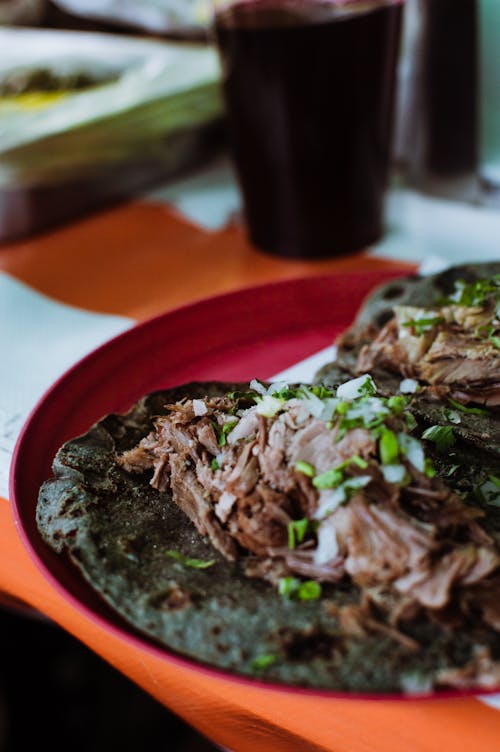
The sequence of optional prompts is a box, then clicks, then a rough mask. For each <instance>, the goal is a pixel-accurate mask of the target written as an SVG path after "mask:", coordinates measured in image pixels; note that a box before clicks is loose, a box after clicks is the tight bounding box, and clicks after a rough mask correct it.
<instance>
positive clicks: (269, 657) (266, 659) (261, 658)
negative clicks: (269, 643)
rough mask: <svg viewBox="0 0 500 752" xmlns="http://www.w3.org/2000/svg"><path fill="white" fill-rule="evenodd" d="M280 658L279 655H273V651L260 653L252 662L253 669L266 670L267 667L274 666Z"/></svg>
mask: <svg viewBox="0 0 500 752" xmlns="http://www.w3.org/2000/svg"><path fill="white" fill-rule="evenodd" d="M277 660H278V656H277V655H273V654H272V653H267V654H265V655H258V656H257V658H254V659H253V661H252V663H251V664H250V668H251V669H252V671H265V670H266V668H269V667H270V666H272V665H273V664H274V663H276V661H277Z"/></svg>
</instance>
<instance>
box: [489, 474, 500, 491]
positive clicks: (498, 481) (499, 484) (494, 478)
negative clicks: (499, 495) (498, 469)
mask: <svg viewBox="0 0 500 752" xmlns="http://www.w3.org/2000/svg"><path fill="white" fill-rule="evenodd" d="M488 477H489V480H490V481H491V482H492V483H493V485H494V486H496V487H497V488H500V478H498V477H497V476H496V475H489V476H488Z"/></svg>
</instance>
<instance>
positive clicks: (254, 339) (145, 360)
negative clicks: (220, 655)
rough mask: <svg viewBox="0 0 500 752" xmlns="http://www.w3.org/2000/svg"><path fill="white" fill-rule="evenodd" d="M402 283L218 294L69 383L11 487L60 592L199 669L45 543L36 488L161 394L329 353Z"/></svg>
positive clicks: (41, 418) (93, 361)
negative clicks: (142, 400) (62, 453)
mask: <svg viewBox="0 0 500 752" xmlns="http://www.w3.org/2000/svg"><path fill="white" fill-rule="evenodd" d="M397 276H400V274H397V273H395V272H392V273H388V272H370V273H365V274H342V275H336V276H330V277H316V278H311V279H300V280H293V281H289V282H281V283H277V284H270V285H265V286H261V287H256V288H250V289H245V290H241V291H239V292H234V293H230V294H227V295H221V296H219V297H216V298H212V299H209V300H205V301H201V302H199V303H195V304H194V305H190V306H186V307H183V308H180V309H178V310H175V311H172V312H169V313H166V314H163V315H161V316H158V317H156V318H154V319H151V320H149V321H146V322H145V323H142V324H139V325H138V326H135V327H134V328H132V329H130V330H128V331H126V332H125V333H123V334H121V335H119V336H118V337H116V338H114V339H112V340H111V341H110V342H108V343H107V344H105V345H103V346H101V347H100V348H98V349H97V350H95V351H94V352H93V353H91V354H90V355H88V356H87V357H85V358H84V359H83V360H81V361H80V362H79V363H77V364H76V365H75V366H74V367H73V368H72V369H71V370H69V371H68V372H67V373H66V374H65V375H63V376H62V377H61V378H60V379H59V381H57V382H56V383H55V384H54V386H53V387H52V388H51V389H50V390H49V391H48V392H47V393H46V394H45V396H44V397H43V398H42V400H41V401H40V403H39V404H38V405H37V407H36V408H35V409H34V410H33V412H32V414H31V415H30V417H29V419H28V421H27V422H26V424H25V426H24V428H23V431H22V433H21V436H20V438H19V440H18V443H17V446H16V450H15V453H14V458H13V464H12V470H11V478H10V498H11V500H12V504H13V507H14V514H15V517H16V523H17V526H18V529H19V531H20V534H21V536H22V538H23V541H24V544H25V546H26V548H27V549H28V552H29V554H30V556H31V558H32V559H33V561H34V562H35V564H36V566H37V567H38V569H39V570H41V571H42V573H43V574H44V576H45V577H46V578H47V579H48V580H49V581H50V583H51V584H52V585H53V586H54V587H55V588H56V589H57V590H58V592H59V593H60V594H62V595H63V597H64V598H65V599H66V600H67V601H68V602H69V603H70V604H71V605H72V606H73V607H75V608H77V609H78V610H80V611H81V612H82V613H84V614H85V616H86V617H88V618H91V619H93V620H94V621H95V622H97V623H99V625H101V626H105V627H106V628H107V629H109V630H111V631H113V632H114V633H115V634H117V635H119V636H120V637H121V638H122V639H125V640H127V641H128V642H129V643H130V644H131V645H132V646H135V647H141V648H143V649H147V650H149V651H151V650H153V651H154V652H155V653H156V654H157V655H158V654H159V655H162V656H163V657H164V658H165V659H166V660H170V661H172V660H173V661H181V662H183V663H188V664H189V665H191V666H192V665H193V663H194V662H193V661H189V660H188V659H184V658H179V656H174V655H173V654H172V653H169V652H168V651H167V650H165V649H163V648H159V647H157V646H156V645H154V643H152V642H150V641H148V640H147V638H145V637H142V636H141V635H138V634H136V633H135V632H134V630H133V629H132V628H130V627H127V625H125V624H124V622H123V621H122V620H121V619H120V618H119V617H118V616H117V615H116V614H114V613H113V612H112V611H111V609H109V608H108V607H107V606H106V604H104V602H103V601H102V600H101V599H100V598H99V597H98V596H97V595H96V594H95V593H94V592H93V591H92V589H91V588H90V587H89V586H88V585H87V584H86V583H85V582H84V581H83V579H82V578H81V577H80V575H79V574H78V572H77V570H76V569H74V568H73V567H72V566H71V565H70V564H68V563H67V562H66V561H65V560H64V559H63V558H62V557H59V556H57V555H56V554H55V553H54V552H53V551H51V550H50V549H49V548H48V547H47V546H46V545H45V544H44V543H43V541H42V540H41V537H40V535H39V533H38V530H37V527H36V521H35V509H36V503H37V496H38V489H39V487H40V485H41V484H42V483H43V481H44V480H46V479H47V478H49V477H50V476H51V463H52V460H53V457H54V455H55V453H56V451H57V450H58V448H59V447H60V446H61V445H62V444H63V443H64V442H65V441H67V440H68V439H70V438H71V437H73V436H76V435H78V434H80V433H82V432H84V431H86V430H87V429H88V428H89V427H90V426H91V425H92V423H94V422H95V421H97V420H98V419H100V418H101V417H102V416H103V415H105V414H106V413H110V412H122V411H125V410H127V409H128V408H129V407H130V406H131V405H132V404H133V402H135V401H136V400H137V399H138V398H139V397H140V396H142V395H143V394H146V393H147V392H150V391H153V390H155V389H162V388H165V387H170V386H174V385H179V384H182V383H184V382H187V381H191V380H201V381H204V380H209V381H212V380H224V381H231V380H250V379H251V378H254V377H257V378H261V379H266V378H268V377H269V376H271V375H272V374H273V373H277V372H279V371H281V370H284V369H285V368H288V367H289V366H291V365H293V364H294V363H296V362H298V361H300V360H303V359H304V358H306V357H308V356H309V355H312V354H313V353H315V352H317V351H318V350H320V349H322V348H324V347H327V346H328V345H329V344H331V343H332V341H333V340H334V338H335V337H336V336H337V335H338V334H339V333H340V332H341V331H342V330H343V329H345V328H346V327H347V326H348V325H349V324H350V323H351V321H352V319H353V317H354V315H355V314H356V312H357V310H358V308H359V306H360V305H361V302H362V300H363V299H364V298H365V297H366V295H367V294H368V293H369V292H370V290H372V289H373V288H374V287H375V286H376V285H379V284H381V283H382V282H385V281H387V280H389V279H394V278H396V277H397ZM27 469H28V471H27ZM196 665H197V666H198V668H201V667H200V666H199V664H196ZM201 670H207V669H201ZM209 671H210V672H212V673H214V672H215V673H218V672H217V671H216V670H211V669H210V670H209ZM235 679H237V677H235ZM242 681H245V680H244V679H242ZM267 686H269V685H267ZM292 691H293V690H292ZM299 691H300V690H299ZM304 691H308V692H313V693H314V692H316V693H317V694H325V692H324V691H323V692H318V691H317V690H304ZM327 694H328V693H327ZM337 694H338V693H337ZM447 694H448V696H450V695H456V694H459V693H456V692H451V693H447ZM462 694H463V693H462ZM350 696H352V695H350Z"/></svg>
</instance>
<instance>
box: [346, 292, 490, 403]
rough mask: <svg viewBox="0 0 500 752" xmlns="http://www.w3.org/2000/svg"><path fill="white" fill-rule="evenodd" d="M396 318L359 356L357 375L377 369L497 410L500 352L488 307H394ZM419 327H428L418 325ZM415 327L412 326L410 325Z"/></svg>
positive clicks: (458, 398)
mask: <svg viewBox="0 0 500 752" xmlns="http://www.w3.org/2000/svg"><path fill="white" fill-rule="evenodd" d="M394 313H395V315H394V317H393V318H392V319H390V321H389V322H388V323H387V324H386V325H385V326H384V327H383V328H382V329H381V331H380V332H379V334H378V336H377V337H376V338H375V339H374V340H373V341H372V342H370V343H369V344H366V345H365V346H364V347H363V348H362V349H361V351H360V353H359V357H358V362H357V370H358V372H359V373H364V372H367V371H371V370H372V369H373V368H374V367H375V366H381V367H383V368H386V369H387V370H389V371H392V372H394V373H399V374H401V375H402V376H404V377H407V378H414V379H417V380H418V381H420V382H422V383H424V384H428V385H430V386H431V387H439V388H440V389H441V392H443V391H444V392H445V393H447V394H449V395H450V396H452V397H453V398H455V399H457V400H459V401H461V402H464V403H465V404H467V403H468V402H477V403H479V404H482V405H485V406H487V407H498V406H500V349H499V347H498V346H497V344H496V338H493V339H491V338H489V337H488V336H486V333H487V332H488V331H489V330H490V329H491V319H492V312H491V310H490V307H466V306H458V305H449V306H444V307H442V308H437V309H429V310H425V309H421V308H413V307H410V306H399V307H398V306H396V307H395V309H394ZM419 321H420V322H422V321H423V322H429V323H427V324H426V323H424V324H420V326H419ZM412 322H415V324H416V327H415V325H413V326H412V325H411V324H412Z"/></svg>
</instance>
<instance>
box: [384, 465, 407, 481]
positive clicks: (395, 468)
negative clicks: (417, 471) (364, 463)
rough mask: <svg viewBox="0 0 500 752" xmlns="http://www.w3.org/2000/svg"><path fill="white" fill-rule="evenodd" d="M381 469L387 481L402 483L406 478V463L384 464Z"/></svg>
mask: <svg viewBox="0 0 500 752" xmlns="http://www.w3.org/2000/svg"><path fill="white" fill-rule="evenodd" d="M381 470H382V474H383V476H384V478H385V480H386V481H387V483H396V484H400V483H402V482H403V481H404V480H405V478H406V468H405V466H404V465H382V467H381Z"/></svg>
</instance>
